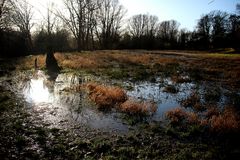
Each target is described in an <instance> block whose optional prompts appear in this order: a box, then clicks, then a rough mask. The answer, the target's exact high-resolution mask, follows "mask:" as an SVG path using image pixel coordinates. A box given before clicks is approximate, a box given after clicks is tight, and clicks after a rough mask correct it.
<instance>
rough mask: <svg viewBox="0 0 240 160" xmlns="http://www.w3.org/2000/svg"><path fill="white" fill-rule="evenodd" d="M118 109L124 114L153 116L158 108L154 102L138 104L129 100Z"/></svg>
mask: <svg viewBox="0 0 240 160" xmlns="http://www.w3.org/2000/svg"><path fill="white" fill-rule="evenodd" d="M118 109H120V110H121V111H122V112H127V113H132V114H151V113H154V112H156V110H157V106H156V104H154V103H152V102H137V101H134V100H127V101H125V102H124V103H122V104H121V105H120V106H119V107H118Z"/></svg>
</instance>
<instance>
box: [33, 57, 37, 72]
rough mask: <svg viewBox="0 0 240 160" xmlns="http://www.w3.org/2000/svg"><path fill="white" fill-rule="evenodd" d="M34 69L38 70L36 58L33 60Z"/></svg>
mask: <svg viewBox="0 0 240 160" xmlns="http://www.w3.org/2000/svg"><path fill="white" fill-rule="evenodd" d="M34 68H35V70H37V69H38V65H37V58H35V61H34Z"/></svg>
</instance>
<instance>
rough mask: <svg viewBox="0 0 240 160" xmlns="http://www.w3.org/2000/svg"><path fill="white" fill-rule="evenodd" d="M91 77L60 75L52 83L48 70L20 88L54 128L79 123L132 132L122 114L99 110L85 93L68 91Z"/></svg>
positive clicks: (98, 127) (35, 108)
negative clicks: (121, 118)
mask: <svg viewBox="0 0 240 160" xmlns="http://www.w3.org/2000/svg"><path fill="white" fill-rule="evenodd" d="M89 80H91V78H90V77H88V76H83V77H78V76H77V75H75V74H59V75H58V77H57V78H56V80H55V82H51V81H48V80H47V76H46V75H45V74H44V72H42V71H38V72H37V73H36V75H34V76H33V78H31V79H30V80H29V81H27V82H24V83H21V85H22V86H21V87H20V88H22V91H23V95H24V97H25V99H26V101H27V102H28V103H29V105H30V106H31V107H32V111H33V112H34V113H35V114H37V115H38V116H40V117H42V118H43V119H44V120H45V121H46V122H48V123H50V124H51V126H53V127H62V126H64V125H69V124H79V125H87V126H89V127H92V128H95V129H103V130H111V131H121V132H126V131H128V126H127V125H125V124H123V123H122V122H121V120H120V119H119V118H117V117H120V116H119V114H120V113H114V112H110V113H105V112H101V111H98V110H97V109H96V106H94V104H92V103H91V102H90V101H88V98H87V95H86V94H85V93H82V92H79V93H76V92H65V91H64V89H65V88H71V87H73V86H76V85H79V84H81V83H84V82H87V81H89Z"/></svg>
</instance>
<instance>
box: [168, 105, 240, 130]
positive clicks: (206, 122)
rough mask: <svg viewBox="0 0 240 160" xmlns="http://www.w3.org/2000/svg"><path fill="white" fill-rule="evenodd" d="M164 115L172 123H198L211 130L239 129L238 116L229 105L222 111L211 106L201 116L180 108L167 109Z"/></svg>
mask: <svg viewBox="0 0 240 160" xmlns="http://www.w3.org/2000/svg"><path fill="white" fill-rule="evenodd" d="M166 116H167V118H168V119H169V120H170V121H171V123H172V124H176V123H181V125H186V124H198V125H201V126H207V127H209V128H210V131H211V132H217V133H229V132H239V129H240V116H239V115H238V113H237V112H236V110H235V109H234V108H231V107H225V109H224V111H223V112H220V111H219V110H218V109H217V108H213V107H211V108H210V109H208V110H207V112H206V114H205V117H201V116H199V115H198V114H196V113H194V112H187V111H184V110H183V109H181V108H176V109H173V110H170V111H168V112H167V113H166Z"/></svg>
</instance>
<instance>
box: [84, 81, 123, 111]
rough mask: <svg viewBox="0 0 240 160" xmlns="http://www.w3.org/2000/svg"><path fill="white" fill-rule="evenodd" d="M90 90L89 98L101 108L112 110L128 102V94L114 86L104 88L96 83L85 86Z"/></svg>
mask: <svg viewBox="0 0 240 160" xmlns="http://www.w3.org/2000/svg"><path fill="white" fill-rule="evenodd" d="M85 88H86V89H87V90H88V94H89V98H90V99H91V100H92V101H94V102H95V103H96V104H97V106H98V107H99V108H112V107H114V106H115V105H116V104H120V103H123V102H125V101H126V100H127V94H126V92H125V91H124V90H123V89H121V88H119V87H113V86H104V85H99V84H96V83H88V84H86V85H85Z"/></svg>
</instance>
